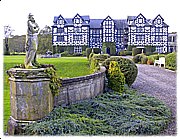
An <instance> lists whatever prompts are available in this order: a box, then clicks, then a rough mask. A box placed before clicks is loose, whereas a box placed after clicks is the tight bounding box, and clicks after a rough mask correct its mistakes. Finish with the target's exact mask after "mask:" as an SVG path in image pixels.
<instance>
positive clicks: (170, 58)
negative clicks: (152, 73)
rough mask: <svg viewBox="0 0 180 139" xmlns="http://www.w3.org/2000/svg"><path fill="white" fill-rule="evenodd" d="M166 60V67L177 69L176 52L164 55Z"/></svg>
mask: <svg viewBox="0 0 180 139" xmlns="http://www.w3.org/2000/svg"><path fill="white" fill-rule="evenodd" d="M165 60H166V68H168V69H170V70H176V69H177V62H176V52H173V53H170V54H168V55H167V56H166V57H165Z"/></svg>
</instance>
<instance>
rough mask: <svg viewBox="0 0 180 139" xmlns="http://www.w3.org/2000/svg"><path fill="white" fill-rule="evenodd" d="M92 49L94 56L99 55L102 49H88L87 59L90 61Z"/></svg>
mask: <svg viewBox="0 0 180 139" xmlns="http://www.w3.org/2000/svg"><path fill="white" fill-rule="evenodd" d="M92 49H93V53H94V54H99V53H101V49H100V48H86V57H87V58H88V59H89V55H90V54H91V53H92Z"/></svg>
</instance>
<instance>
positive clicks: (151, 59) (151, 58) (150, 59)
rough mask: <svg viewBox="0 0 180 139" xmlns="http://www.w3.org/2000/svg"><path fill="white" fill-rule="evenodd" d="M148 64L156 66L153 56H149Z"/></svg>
mask: <svg viewBox="0 0 180 139" xmlns="http://www.w3.org/2000/svg"><path fill="white" fill-rule="evenodd" d="M147 64H148V65H153V64H154V58H153V56H148V61H147Z"/></svg>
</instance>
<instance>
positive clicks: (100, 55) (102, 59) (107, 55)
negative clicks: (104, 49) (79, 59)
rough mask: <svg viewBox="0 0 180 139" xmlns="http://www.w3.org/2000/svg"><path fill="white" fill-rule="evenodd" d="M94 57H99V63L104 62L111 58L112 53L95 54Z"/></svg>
mask: <svg viewBox="0 0 180 139" xmlns="http://www.w3.org/2000/svg"><path fill="white" fill-rule="evenodd" d="M93 58H94V59H97V60H98V62H99V63H102V62H103V61H105V60H106V59H107V58H110V55H109V54H94V55H93Z"/></svg>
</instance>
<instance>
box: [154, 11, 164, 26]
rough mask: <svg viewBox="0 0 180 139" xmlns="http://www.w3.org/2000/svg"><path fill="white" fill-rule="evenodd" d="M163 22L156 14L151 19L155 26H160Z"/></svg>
mask: <svg viewBox="0 0 180 139" xmlns="http://www.w3.org/2000/svg"><path fill="white" fill-rule="evenodd" d="M163 24H164V19H163V18H162V17H161V15H160V14H159V15H157V16H156V17H155V18H154V20H153V25H154V26H156V27H162V26H163Z"/></svg>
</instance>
